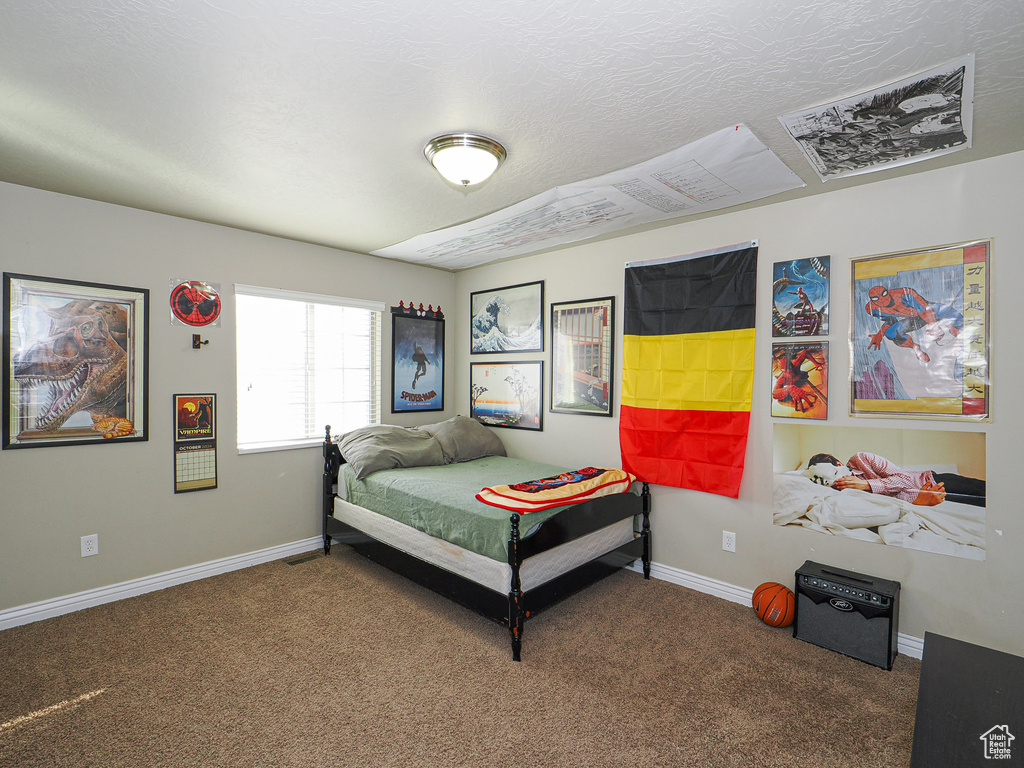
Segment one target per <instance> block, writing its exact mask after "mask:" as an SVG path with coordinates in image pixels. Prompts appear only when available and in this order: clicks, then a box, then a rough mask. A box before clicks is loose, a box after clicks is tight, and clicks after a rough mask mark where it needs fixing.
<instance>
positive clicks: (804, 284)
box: [772, 256, 831, 337]
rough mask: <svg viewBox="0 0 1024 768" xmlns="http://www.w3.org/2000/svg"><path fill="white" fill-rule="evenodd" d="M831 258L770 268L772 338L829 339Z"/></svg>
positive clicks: (819, 258)
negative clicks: (813, 337) (821, 337)
mask: <svg viewBox="0 0 1024 768" xmlns="http://www.w3.org/2000/svg"><path fill="white" fill-rule="evenodd" d="M830 262H831V257H829V256H814V257H812V258H810V259H792V260H790V261H777V262H775V264H774V265H773V268H772V336H775V337H786V336H828V307H829V269H830Z"/></svg>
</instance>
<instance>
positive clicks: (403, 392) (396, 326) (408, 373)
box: [391, 302, 444, 413]
mask: <svg viewBox="0 0 1024 768" xmlns="http://www.w3.org/2000/svg"><path fill="white" fill-rule="evenodd" d="M391 355H392V357H391V412H392V413H411V412H416V411H443V410H444V313H443V312H442V311H441V308H440V307H438V308H437V309H434V307H433V305H430V306H428V307H427V308H426V309H424V308H423V305H422V304H420V305H419V306H418V307H415V306H413V304H411V303H410V304H409V305H408V306H406V305H405V303H404V302H400V303H399V305H398V306H397V307H392V308H391Z"/></svg>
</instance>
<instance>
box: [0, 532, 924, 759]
mask: <svg viewBox="0 0 1024 768" xmlns="http://www.w3.org/2000/svg"><path fill="white" fill-rule="evenodd" d="M919 674H920V662H919V661H917V660H914V659H910V658H907V657H903V656H900V657H898V658H897V660H896V665H895V668H894V669H893V670H892V671H891V672H886V671H884V670H881V669H878V668H876V667H872V666H870V665H867V664H864V663H861V662H858V661H855V660H853V659H849V658H846V657H845V656H841V655H839V654H836V653H832V652H830V651H827V650H824V649H821V648H817V647H815V646H811V645H808V644H806V643H803V642H800V641H798V640H795V639H793V637H792V633H791V630H788V629H772V628H770V627H767V626H766V625H764V624H762V623H761V622H760V621H758V619H757V617H756V616H755V615H754V613H753V611H752V610H751V609H749V608H745V607H744V606H740V605H736V604H734V603H729V602H727V601H724V600H720V599H718V598H715V597H711V596H708V595H704V594H701V593H698V592H693V591H691V590H688V589H685V588H683V587H679V586H676V585H673V584H669V583H667V582H659V581H654V580H652V581H644V580H643V579H642V578H641V577H640V576H639V575H638V574H636V573H633V572H622V573H620V574H617V575H615V576H613V577H611V578H609V579H607V580H606V581H604V582H601V583H600V584H598V585H597V586H595V587H593V588H591V589H589V590H587V591H585V592H583V593H581V594H580V595H577V596H576V597H574V598H572V599H570V600H568V601H566V602H564V603H562V604H560V605H558V606H555V607H554V608H552V609H550V610H549V611H547V612H546V613H543V614H541V615H540V616H538V617H536V618H534V619H531V620H530V621H529V622H527V624H526V629H525V632H524V635H523V661H522V662H521V663H519V664H516V663H513V662H512V661H511V656H510V651H509V644H508V632H507V630H505V629H504V628H502V627H500V626H498V625H496V624H493V623H491V622H489V621H487V620H485V619H481V618H480V617H478V616H476V615H475V614H472V613H470V612H468V611H465V610H463V609H462V608H460V607H458V606H456V605H454V604H452V603H450V602H448V601H446V600H444V599H443V598H440V597H437V596H435V595H434V594H433V593H431V592H428V591H426V590H423V589H421V588H419V587H417V586H415V585H413V584H411V583H409V582H407V581H405V580H403V579H401V578H399V577H397V576H394V575H392V574H390V573H389V572H387V571H385V570H384V569H382V568H379V567H378V566H376V565H373V564H372V563H370V562H368V561H367V560H365V559H363V558H362V557H360V556H359V555H356V554H354V553H353V552H352V551H351V550H349V549H348V548H347V547H344V546H336V547H335V548H334V549H333V550H332V554H331V556H330V557H328V558H325V557H322V556H321V557H316V558H314V559H311V560H307V561H305V562H301V563H299V564H296V565H289V564H288V563H287V562H286V561H278V562H274V563H267V564H264V565H260V566H256V567H253V568H248V569H245V570H242V571H235V572H233V573H228V574H224V575H221V576H217V577H213V578H210V579H206V580H203V581H198V582H192V583H189V584H184V585H181V586H178V587H173V588H171V589H166V590H163V591H160V592H154V593H150V594H148V595H143V596H140V597H136V598H132V599H129V600H123V601H120V602H117V603H111V604H108V605H103V606H98V607H96V608H91V609H88V610H85V611H79V612H77V613H73V614H68V615H66V616H61V617H58V618H55V619H50V620H47V621H42V622H37V623H35V624H30V625H27V626H23V627H16V628H14V629H10V630H7V631H4V632H0V766H3V768H34V767H35V766H39V767H43V766H45V767H46V768H62V767H64V766H75V767H76V768H77V767H78V766H97V767H98V768H122V767H124V768H144V767H147V766H174V767H175V768H206V767H207V766H210V767H214V766H231V767H232V768H239V767H241V766H246V767H251V766H268V767H269V766H274V768H281V767H284V766H303V767H304V768H319V767H320V766H359V767H360V768H362V767H364V766H365V767H375V766H481V767H487V768H491V767H493V766H511V765H517V766H542V767H546V766H550V767H552V768H562V767H565V768H570V767H572V766H581V767H582V766H586V767H587V768H591V767H595V766H673V767H674V768H682V767H685V766H709V767H710V766H714V767H715V768H722V767H724V766H737V767H739V766H743V767H744V768H760V767H762V766H763V767H765V768H776V767H777V768H803V767H806V768H819V767H821V768H826V767H827V768H843V767H845V766H849V767H850V768H873V767H874V766H878V767H879V768H881V767H882V766H884V767H885V768H893V766H897V767H898V766H907V765H908V764H909V761H910V748H911V742H912V739H913V726H914V713H915V704H916V697H917V685H918V677H919Z"/></svg>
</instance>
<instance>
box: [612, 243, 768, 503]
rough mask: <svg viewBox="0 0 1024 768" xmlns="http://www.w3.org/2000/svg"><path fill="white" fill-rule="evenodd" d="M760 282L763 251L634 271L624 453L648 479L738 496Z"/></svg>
mask: <svg viewBox="0 0 1024 768" xmlns="http://www.w3.org/2000/svg"><path fill="white" fill-rule="evenodd" d="M756 277H757V244H756V242H755V243H743V244H741V245H737V246H730V247H729V248H728V249H721V250H718V251H711V252H704V253H698V254H693V255H692V256H681V257H677V258H674V259H663V260H657V261H648V262H631V263H629V264H627V265H626V286H625V302H624V303H625V315H624V331H625V336H624V339H623V363H622V406H621V410H620V416H619V444H620V448H621V451H622V466H623V468H624V469H625V470H627V471H628V472H631V473H633V474H634V475H636V476H637V477H639V478H640V479H641V480H644V481H647V482H651V483H658V484H660V485H671V486H675V487H677V488H692V489H694V490H698V491H705V492H707V493H717V494H721V495H722V496H730V497H732V498H736V497H737V496H738V495H739V488H740V479H741V478H742V476H743V459H744V453H745V452H746V447H747V427H748V425H749V423H750V402H751V398H752V396H753V383H754V309H755V304H754V302H755V298H756V290H755V287H756V286H755V280H756Z"/></svg>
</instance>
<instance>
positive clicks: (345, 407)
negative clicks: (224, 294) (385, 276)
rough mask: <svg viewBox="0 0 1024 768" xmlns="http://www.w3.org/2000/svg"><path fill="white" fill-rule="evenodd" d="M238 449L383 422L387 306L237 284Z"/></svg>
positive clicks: (295, 444) (309, 439) (314, 438)
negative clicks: (327, 428)
mask: <svg viewBox="0 0 1024 768" xmlns="http://www.w3.org/2000/svg"><path fill="white" fill-rule="evenodd" d="M235 304H236V317H237V333H238V345H237V347H238V353H237V357H238V451H239V453H251V452H256V451H267V450H279V449H284V448H301V447H305V446H309V445H316V444H318V443H320V442H322V441H323V437H324V426H325V425H327V424H330V425H331V432H332V433H333V434H339V433H341V432H347V431H349V430H352V429H356V428H358V427H363V426H366V425H367V424H379V423H380V368H381V365H380V326H381V315H382V313H383V311H384V305H383V303H381V302H373V301H361V300H359V299H342V298H337V297H334V296H320V295H317V294H312V293H299V292H295V291H280V290H276V289H273V288H257V287H255V286H251V285H236V286H235Z"/></svg>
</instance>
